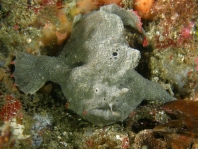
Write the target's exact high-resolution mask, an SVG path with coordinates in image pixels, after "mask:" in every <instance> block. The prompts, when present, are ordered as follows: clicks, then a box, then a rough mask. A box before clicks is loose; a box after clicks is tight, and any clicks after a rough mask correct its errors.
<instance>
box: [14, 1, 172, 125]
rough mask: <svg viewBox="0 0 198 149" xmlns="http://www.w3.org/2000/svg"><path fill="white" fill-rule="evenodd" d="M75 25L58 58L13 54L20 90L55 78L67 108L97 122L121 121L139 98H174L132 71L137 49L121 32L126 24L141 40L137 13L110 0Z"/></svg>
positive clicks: (35, 87)
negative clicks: (108, 3) (66, 102)
mask: <svg viewBox="0 0 198 149" xmlns="http://www.w3.org/2000/svg"><path fill="white" fill-rule="evenodd" d="M74 24H75V25H74V27H73V32H72V34H71V37H70V39H69V40H68V42H67V43H66V45H65V47H64V49H63V51H62V53H61V54H60V55H59V56H58V57H48V56H38V57H36V56H32V55H28V54H26V53H20V52H19V53H17V54H16V60H15V72H14V76H15V82H16V84H17V85H18V86H19V89H20V90H22V91H23V92H24V93H31V94H33V93H35V92H36V91H37V90H38V89H39V88H40V87H42V85H43V84H44V83H45V82H46V81H48V80H51V81H53V82H56V83H58V84H60V86H61V88H62V91H63V93H64V95H65V97H66V98H67V99H68V102H69V108H70V109H72V110H73V111H74V112H76V113H77V114H79V115H80V116H82V117H84V118H86V119H87V120H89V121H91V122H93V123H94V124H96V125H99V126H103V125H108V124H112V123H115V122H118V121H123V120H124V119H125V118H126V117H127V116H128V115H129V113H130V112H131V111H132V110H133V109H135V108H136V107H137V105H139V104H140V103H141V101H142V100H143V99H147V100H159V101H160V102H162V103H164V102H167V101H170V100H174V98H173V97H171V96H170V95H169V94H168V93H167V92H166V91H165V90H164V89H163V88H162V87H161V86H160V85H158V84H157V83H154V82H151V81H148V80H146V79H144V78H143V77H142V76H141V75H139V74H138V73H137V72H136V71H135V70H134V68H135V67H136V66H137V65H138V62H139V59H140V52H139V51H138V50H136V49H133V48H130V47H129V44H128V42H127V41H126V39H125V37H124V34H123V31H124V26H128V27H131V28H133V29H134V30H136V31H137V32H139V33H142V36H143V37H142V38H143V39H144V40H145V37H144V30H143V29H142V27H141V22H140V20H139V17H138V16H137V15H136V13H134V12H133V11H126V10H124V9H122V8H120V7H119V6H117V5H115V4H112V5H107V6H103V7H101V8H100V10H99V11H95V12H92V13H90V14H88V15H86V17H82V19H80V20H79V19H78V21H77V22H75V23H74Z"/></svg>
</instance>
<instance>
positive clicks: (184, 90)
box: [0, 0, 198, 149]
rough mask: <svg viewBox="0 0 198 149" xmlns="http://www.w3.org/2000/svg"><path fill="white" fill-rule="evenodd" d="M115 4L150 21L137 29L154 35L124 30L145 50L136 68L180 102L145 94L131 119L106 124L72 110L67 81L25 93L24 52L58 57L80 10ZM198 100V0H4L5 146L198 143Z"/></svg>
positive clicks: (81, 148) (164, 147) (0, 102)
mask: <svg viewBox="0 0 198 149" xmlns="http://www.w3.org/2000/svg"><path fill="white" fill-rule="evenodd" d="M109 4H116V5H118V6H119V7H121V8H123V9H125V10H129V11H132V12H133V13H134V14H136V15H137V16H138V18H139V22H142V23H141V24H136V27H137V28H143V29H144V32H145V33H144V34H145V36H146V40H145V39H144V37H143V36H142V35H141V34H139V33H137V32H136V31H134V30H131V29H130V28H127V27H126V30H125V32H124V33H123V34H124V35H125V37H126V40H127V41H128V43H129V46H130V47H131V48H134V49H137V50H139V51H140V53H141V59H140V60H139V64H138V66H137V67H136V68H135V70H136V71H137V72H138V73H139V74H141V75H142V76H143V77H144V78H146V79H148V80H151V81H154V82H157V83H158V84H160V85H161V86H163V88H164V89H165V90H166V91H167V92H168V93H169V94H170V95H171V96H173V97H175V98H176V99H177V100H175V101H171V102H168V103H165V104H161V103H160V102H158V101H146V100H144V101H142V102H141V104H140V105H139V106H138V107H136V109H135V110H133V111H132V112H131V113H130V114H129V115H128V117H127V119H125V120H124V121H123V122H118V123H115V124H111V125H107V126H103V127H99V126H96V125H94V124H92V123H91V122H89V121H87V120H86V119H84V118H83V117H81V116H79V115H78V114H76V113H75V112H73V111H72V110H70V109H69V102H68V99H66V98H65V96H64V95H63V93H62V91H61V87H60V86H59V84H56V83H54V82H51V81H48V82H46V83H45V85H44V86H43V87H42V88H41V89H39V90H38V91H37V92H36V93H34V94H24V93H23V92H22V91H20V88H19V87H18V86H17V84H16V83H15V76H14V75H13V72H14V71H15V58H16V57H15V56H16V53H17V52H26V53H28V54H31V55H35V56H41V55H47V56H54V57H55V56H58V55H59V54H60V53H61V51H62V49H63V47H64V45H65V44H66V43H67V41H68V40H69V37H70V34H71V33H72V29H73V25H74V23H73V22H75V20H76V19H78V18H77V17H75V16H79V15H80V14H81V15H83V16H86V15H87V14H90V13H92V12H94V11H98V10H99V9H100V8H101V7H102V6H105V5H109ZM137 16H136V17H137ZM140 20H141V21H140ZM136 23H137V22H136ZM79 38H81V36H79ZM29 67H31V66H29ZM21 73H23V72H21ZM38 73H39V72H38ZM32 75H34V74H32ZM57 77H59V76H57ZM20 79H23V78H20ZM30 81H34V80H30ZM79 96H80V95H79ZM197 101H198V0H0V149H8V148H13V149H27V148H38V149H56V148H66V149H134V148H135V149H159V148H160V149H186V148H190V149H193V148H194V149H195V148H198V138H197V135H198V131H197V129H198V120H197V118H198V111H197V109H198V102H197ZM84 114H86V112H85V113H84Z"/></svg>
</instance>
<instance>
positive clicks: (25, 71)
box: [14, 52, 64, 94]
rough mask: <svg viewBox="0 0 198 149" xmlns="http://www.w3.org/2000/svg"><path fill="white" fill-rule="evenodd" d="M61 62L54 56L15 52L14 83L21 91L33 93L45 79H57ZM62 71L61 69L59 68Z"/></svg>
mask: <svg viewBox="0 0 198 149" xmlns="http://www.w3.org/2000/svg"><path fill="white" fill-rule="evenodd" d="M61 63H62V62H61V61H60V59H58V58H56V57H48V56H33V55H30V54H27V53H23V52H17V54H16V60H15V61H14V64H15V71H14V77H15V84H16V85H17V86H18V87H19V89H20V90H21V91H23V92H24V93H26V94H28V93H30V94H33V93H35V92H36V91H38V90H39V89H40V88H41V87H42V86H43V85H44V84H45V82H46V81H49V80H51V81H55V82H56V81H57V77H58V76H57V74H58V73H60V72H57V71H59V70H60V69H64V68H63V67H60V66H61V65H60V64H61ZM57 66H58V67H57ZM61 71H62V70H61Z"/></svg>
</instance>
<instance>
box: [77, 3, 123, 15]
mask: <svg viewBox="0 0 198 149" xmlns="http://www.w3.org/2000/svg"><path fill="white" fill-rule="evenodd" d="M108 4H117V5H119V6H122V0H80V1H79V2H78V3H77V10H75V11H77V13H79V12H81V13H88V12H90V11H92V10H95V9H98V8H99V7H100V6H103V5H108Z"/></svg>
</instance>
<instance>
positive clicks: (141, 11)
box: [134, 0, 154, 20]
mask: <svg viewBox="0 0 198 149" xmlns="http://www.w3.org/2000/svg"><path fill="white" fill-rule="evenodd" d="M153 3H154V0H135V3H134V10H135V11H137V12H138V15H139V16H140V17H141V18H143V19H147V20H150V19H152V15H151V8H152V6H153Z"/></svg>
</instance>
